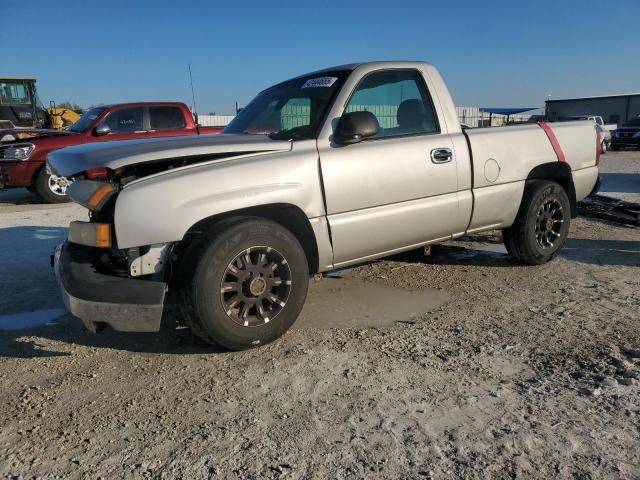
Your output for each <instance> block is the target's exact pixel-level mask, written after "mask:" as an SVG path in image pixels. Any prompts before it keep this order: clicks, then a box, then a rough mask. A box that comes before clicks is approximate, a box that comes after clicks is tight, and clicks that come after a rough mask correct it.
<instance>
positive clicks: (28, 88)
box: [0, 77, 80, 130]
mask: <svg viewBox="0 0 640 480" xmlns="http://www.w3.org/2000/svg"><path fill="white" fill-rule="evenodd" d="M79 118H80V115H79V113H78V112H76V111H74V110H72V109H70V108H61V107H58V106H56V104H55V103H54V102H53V101H52V102H50V106H49V109H45V108H44V106H43V105H42V102H41V101H40V99H39V98H38V93H37V91H36V79H35V78H16V77H0V129H15V128H24V129H27V128H28V129H33V128H55V129H57V130H63V129H65V128H67V127H68V126H70V125H71V124H73V123H74V122H75V121H76V120H78V119H79Z"/></svg>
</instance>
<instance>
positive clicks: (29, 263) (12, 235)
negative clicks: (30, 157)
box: [0, 226, 640, 358]
mask: <svg viewBox="0 0 640 480" xmlns="http://www.w3.org/2000/svg"><path fill="white" fill-rule="evenodd" d="M65 236H66V229H64V228H55V227H35V226H34V227H15V228H5V229H0V264H1V265H2V270H0V290H1V291H2V292H3V296H2V298H0V357H7V358H37V357H45V358H46V357H58V356H68V355H73V354H74V348H73V346H74V345H81V346H86V347H91V348H96V349H103V348H107V349H114V350H126V351H130V352H137V353H162V354H176V355H191V354H196V355H197V354H215V353H220V352H221V350H220V349H218V348H216V347H213V346H211V345H209V344H206V343H204V342H202V341H200V340H199V339H198V338H197V337H196V336H195V335H193V334H192V333H191V331H190V330H189V329H188V328H187V327H185V326H183V325H181V324H180V323H179V316H178V315H177V313H176V311H175V309H173V308H171V307H169V308H167V313H166V315H165V318H164V319H163V323H162V328H161V331H160V332H159V333H150V334H142V333H135V334H132V333H119V332H113V331H111V330H109V329H107V330H105V331H103V332H100V333H99V334H97V335H96V334H92V333H90V332H87V331H85V330H84V328H83V326H82V325H81V323H80V321H78V320H76V319H74V318H73V317H71V316H70V315H68V314H66V313H64V311H63V310H62V302H61V300H60V298H59V296H58V290H57V286H56V284H55V280H54V276H53V272H52V271H51V269H50V268H48V266H47V265H48V255H49V253H50V252H51V249H52V247H53V245H55V244H56V243H59V242H60V241H62V240H63V239H64V237H65ZM560 257H561V258H563V259H564V260H568V261H574V262H579V263H585V264H593V265H609V266H628V267H639V266H640V241H628V240H592V239H572V238H570V239H568V240H567V242H566V244H565V247H564V248H563V249H562V250H561V252H560ZM387 260H394V261H398V262H406V263H421V264H425V265H428V264H446V265H473V266H482V267H488V268H495V267H522V264H520V263H518V262H516V261H515V260H513V259H512V258H511V257H510V256H509V255H508V254H507V253H506V250H505V249H504V247H503V246H502V244H501V241H500V238H499V235H495V234H493V235H492V234H487V235H486V236H485V235H481V236H474V237H469V238H465V239H462V240H458V241H456V242H451V244H444V245H438V246H435V247H433V248H432V253H431V255H427V256H425V255H424V251H423V250H414V251H409V252H405V253H402V254H398V255H394V256H392V257H388V258H387ZM325 301H330V300H326V299H324V298H323V299H322V302H325ZM334 306H335V305H334ZM336 314H337V315H338V316H339V315H340V311H337V312H336ZM21 322H22V323H21Z"/></svg>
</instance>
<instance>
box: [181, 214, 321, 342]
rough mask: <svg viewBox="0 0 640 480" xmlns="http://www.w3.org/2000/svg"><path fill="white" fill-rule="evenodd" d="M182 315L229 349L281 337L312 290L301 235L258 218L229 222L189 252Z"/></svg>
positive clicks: (198, 331)
mask: <svg viewBox="0 0 640 480" xmlns="http://www.w3.org/2000/svg"><path fill="white" fill-rule="evenodd" d="M181 279H182V282H183V285H182V295H181V297H182V301H181V308H182V315H183V318H184V320H185V323H187V325H189V326H190V327H191V329H192V330H193V331H194V333H195V334H196V335H198V336H199V337H201V338H202V339H203V340H205V341H207V342H209V343H215V344H218V345H220V346H222V347H224V348H226V349H229V350H242V349H245V348H250V347H254V346H258V345H262V344H265V343H269V342H271V341H273V340H275V339H276V338H278V337H280V336H281V335H282V334H283V333H284V332H286V331H287V330H288V329H289V327H290V326H291V325H292V324H293V323H294V322H295V320H296V319H297V317H298V315H299V314H300V311H301V310H302V306H303V305H304V301H305V298H306V295H307V287H308V283H309V267H308V263H307V259H306V256H305V253H304V250H303V249H302V246H301V245H300V243H299V242H298V240H297V239H296V237H295V236H294V235H293V234H292V233H291V232H289V231H288V230H287V229H285V228H284V227H282V226H281V225H279V224H277V223H274V222H271V221H268V220H261V219H256V218H245V219H238V220H236V221H232V222H231V223H226V224H223V225H220V226H218V227H214V229H213V230H212V231H211V232H209V233H208V234H206V235H204V236H203V237H202V238H201V239H199V240H198V241H197V242H196V243H195V244H194V245H193V246H192V247H190V248H189V249H188V251H187V252H186V253H185V268H184V269H183V272H181Z"/></svg>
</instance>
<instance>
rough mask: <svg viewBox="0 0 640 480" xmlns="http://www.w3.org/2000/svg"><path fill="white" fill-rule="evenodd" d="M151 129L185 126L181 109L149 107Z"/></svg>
mask: <svg viewBox="0 0 640 480" xmlns="http://www.w3.org/2000/svg"><path fill="white" fill-rule="evenodd" d="M149 123H150V127H151V130H175V129H180V128H185V127H186V126H187V124H186V122H185V120H184V114H183V113H182V110H180V109H179V108H177V107H149Z"/></svg>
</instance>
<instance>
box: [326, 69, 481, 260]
mask: <svg viewBox="0 0 640 480" xmlns="http://www.w3.org/2000/svg"><path fill="white" fill-rule="evenodd" d="M363 110H365V111H369V112H371V113H373V114H374V115H375V116H376V118H377V120H378V123H379V124H380V131H379V133H378V134H377V135H376V136H374V137H372V138H369V139H366V140H364V141H362V142H360V143H356V144H352V145H348V146H337V145H335V144H333V143H332V142H331V141H330V140H327V141H322V140H321V139H319V142H318V148H319V153H320V164H321V169H322V178H323V183H324V190H325V195H326V209H327V218H328V221H329V225H330V229H331V236H332V242H333V248H334V263H335V264H336V265H339V264H341V263H347V262H350V261H353V260H356V259H365V258H367V257H370V256H377V255H380V254H384V253H387V252H389V253H391V252H393V251H395V250H399V249H403V248H407V247H410V246H412V245H416V246H417V245H419V244H421V243H425V242H426V241H430V240H436V239H442V238H447V237H449V236H451V235H452V234H454V233H457V232H460V231H464V227H465V225H466V222H468V220H469V219H468V217H466V218H461V215H459V212H458V198H457V190H458V182H457V172H456V168H457V162H456V152H455V151H454V148H453V142H452V140H451V137H450V136H449V135H448V134H447V133H443V131H445V132H446V128H443V127H442V126H441V125H440V123H439V122H438V118H437V115H436V114H435V110H434V106H433V102H432V99H431V95H430V94H429V91H428V89H427V86H426V84H425V82H424V79H423V77H422V75H421V73H420V72H419V71H417V70H414V69H393V70H377V71H374V72H371V73H369V74H367V75H365V76H364V77H363V78H362V79H361V80H360V82H359V83H358V84H357V85H356V87H355V88H354V90H353V92H352V94H351V97H350V99H349V100H348V101H347V103H346V104H345V108H344V112H343V113H346V112H355V111H363Z"/></svg>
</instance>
